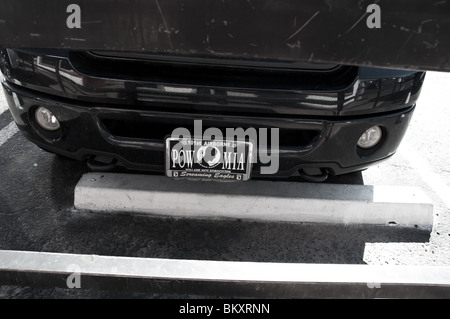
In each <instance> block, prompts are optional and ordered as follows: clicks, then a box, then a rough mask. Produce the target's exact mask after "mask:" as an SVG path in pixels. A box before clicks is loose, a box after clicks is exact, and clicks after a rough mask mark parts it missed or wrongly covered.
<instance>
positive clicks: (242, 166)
mask: <svg viewBox="0 0 450 319" xmlns="http://www.w3.org/2000/svg"><path fill="white" fill-rule="evenodd" d="M179 143H181V144H179ZM253 147H254V146H253V142H251V141H231V140H204V139H201V138H176V137H167V138H166V143H165V148H166V156H165V157H166V158H165V171H166V176H168V177H170V178H175V179H190V180H199V181H204V180H212V181H233V182H240V181H247V180H249V179H250V178H251V170H252V163H253ZM181 151H183V153H181ZM190 152H192V153H190ZM217 152H219V154H220V155H219V157H220V158H218V157H217ZM199 153H200V154H199ZM181 156H183V159H181ZM242 156H243V158H244V162H242ZM208 159H210V160H208ZM182 163H184V165H183V166H182V165H181V164H182Z"/></svg>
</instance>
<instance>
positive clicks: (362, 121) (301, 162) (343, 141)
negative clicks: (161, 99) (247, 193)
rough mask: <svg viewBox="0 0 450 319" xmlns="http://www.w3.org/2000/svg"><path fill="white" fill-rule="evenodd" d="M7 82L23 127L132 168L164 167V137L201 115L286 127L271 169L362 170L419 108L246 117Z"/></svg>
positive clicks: (395, 141) (209, 123)
mask: <svg viewBox="0 0 450 319" xmlns="http://www.w3.org/2000/svg"><path fill="white" fill-rule="evenodd" d="M3 88H4V90H5V93H6V98H7V101H8V104H9V107H10V110H11V113H12V115H13V118H14V120H15V121H16V123H17V125H18V127H19V128H20V130H21V131H22V132H23V133H24V135H25V136H26V137H27V138H28V139H29V140H30V141H32V142H34V143H35V144H37V145H38V146H40V147H41V148H43V149H45V150H48V151H51V152H54V153H58V154H62V155H64V156H67V157H70V158H74V159H78V160H85V159H88V158H89V157H91V156H94V155H99V156H107V157H111V158H114V159H116V160H117V161H118V164H120V165H123V166H125V167H126V168H128V169H133V170H146V171H153V172H160V173H163V172H164V171H165V167H164V163H165V161H164V157H165V143H164V138H165V137H166V136H168V135H170V134H171V132H172V130H173V128H176V127H186V128H190V127H192V125H193V122H194V120H202V124H203V128H206V127H218V128H226V127H233V128H235V127H242V128H244V129H245V128H248V127H255V128H279V132H280V150H279V170H278V173H277V174H275V175H273V176H270V177H290V176H295V175H298V174H299V170H305V171H306V172H307V173H310V174H317V173H318V172H320V171H319V169H321V170H322V171H323V170H326V171H327V172H328V173H330V174H335V175H338V174H344V173H349V172H353V171H358V170H362V169H365V168H366V167H368V166H370V165H371V164H373V163H375V162H378V161H380V160H383V159H386V158H388V157H389V156H391V155H392V154H394V152H395V151H396V149H397V147H398V146H399V144H400V142H401V140H402V138H403V136H404V134H405V132H406V129H407V127H408V124H409V122H410V119H411V116H412V114H413V110H414V106H410V107H407V108H404V109H401V110H395V111H393V112H389V113H384V114H379V115H370V116H354V117H341V118H329V119H323V118H322V119H318V118H308V117H285V116H245V117H243V116H232V115H223V114H202V113H191V112H190V113H182V112H162V111H150V110H139V109H130V108H129V107H128V106H122V107H121V106H118V105H98V104H96V103H89V102H81V101H73V100H69V99H65V98H60V97H55V96H51V95H47V94H43V93H37V92H34V91H32V90H28V89H25V88H22V87H20V86H17V85H15V84H11V83H9V82H6V81H5V82H3ZM38 106H45V107H46V108H48V109H50V110H51V111H52V112H53V113H54V114H55V115H56V117H57V118H58V119H59V120H60V123H61V132H59V133H49V132H46V131H44V130H42V129H40V128H39V126H38V125H37V124H36V123H35V120H34V112H35V110H36V108H37V107H38ZM374 125H379V126H381V127H382V129H383V133H384V134H383V135H384V137H383V139H382V141H381V143H380V144H379V146H378V147H375V148H374V149H371V150H362V149H360V148H358V147H357V141H358V139H359V137H360V136H361V134H363V132H364V131H365V130H367V129H368V128H370V127H372V126H374ZM55 134H56V135H55ZM224 136H225V134H224ZM260 166H261V163H256V164H254V165H253V170H252V176H254V177H258V176H261V173H260Z"/></svg>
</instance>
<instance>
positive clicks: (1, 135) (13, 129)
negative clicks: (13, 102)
mask: <svg viewBox="0 0 450 319" xmlns="http://www.w3.org/2000/svg"><path fill="white" fill-rule="evenodd" d="M18 131H19V129H18V128H17V125H16V123H14V122H11V123H9V124H8V125H7V126H6V127H4V128H3V129H2V130H1V131H0V146H2V145H3V144H4V143H5V142H6V141H8V140H9V139H10V138H11V137H13V136H14V134H16V133H17V132H18Z"/></svg>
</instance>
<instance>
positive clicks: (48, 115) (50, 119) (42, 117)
mask: <svg viewBox="0 0 450 319" xmlns="http://www.w3.org/2000/svg"><path fill="white" fill-rule="evenodd" d="M35 117H36V122H37V123H38V124H39V126H40V127H42V128H43V129H46V130H47V131H56V130H57V129H59V128H60V125H59V121H58V119H57V118H56V116H55V115H54V114H53V113H52V112H51V111H50V110H49V109H47V108H45V107H43V106H39V107H38V108H37V110H36V113H35Z"/></svg>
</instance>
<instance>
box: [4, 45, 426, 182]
mask: <svg viewBox="0 0 450 319" xmlns="http://www.w3.org/2000/svg"><path fill="white" fill-rule="evenodd" d="M1 56H2V62H1V65H2V72H3V74H4V76H5V79H6V80H5V81H4V82H3V87H4V89H5V92H6V96H7V101H8V104H9V106H10V110H11V113H12V115H13V117H14V119H15V121H16V123H17V125H18V126H19V128H20V129H21V130H22V132H23V133H24V134H25V136H26V137H27V138H28V139H30V140H31V141H32V142H34V143H35V144H37V145H39V146H40V147H42V148H43V149H46V150H49V151H51V152H55V153H59V154H62V155H65V156H68V157H71V158H75V159H79V160H84V159H87V158H89V157H92V156H96V155H102V156H107V157H111V158H114V159H116V160H117V161H118V163H119V164H121V165H123V166H125V167H127V168H129V169H137V170H146V171H155V172H161V173H162V172H164V155H165V148H164V138H165V137H166V136H169V135H170V134H171V132H172V130H173V129H175V128H177V127H186V128H189V129H190V130H191V132H193V129H192V128H193V123H194V120H202V125H203V128H204V129H205V128H207V127H217V128H220V129H223V130H224V129H225V128H228V127H232V128H236V127H242V128H244V129H246V128H250V127H253V128H279V132H280V150H279V159H280V166H279V171H278V173H277V174H276V175H274V177H290V176H295V175H297V174H298V173H299V170H305V171H308V172H310V173H311V174H314V173H318V172H321V171H326V172H328V173H330V174H344V173H349V172H353V171H357V170H361V169H364V168H366V167H368V166H370V165H371V164H373V163H376V162H378V161H380V160H383V159H386V158H388V157H389V156H391V155H392V154H394V153H395V151H396V149H397V147H398V146H399V144H400V142H401V140H402V138H403V136H404V134H405V132H406V129H407V127H408V124H409V122H410V119H411V116H412V114H413V110H414V107H415V104H416V101H417V99H418V97H419V94H420V89H421V86H422V83H423V80H424V76H425V73H424V72H417V71H405V70H391V69H379V68H369V67H353V66H338V65H324V64H308V63H298V62H295V63H294V62H292V63H291V62H289V61H273V60H258V61H245V60H232V59H223V58H215V59H211V58H209V59H198V58H195V59H192V58H189V57H178V56H169V57H168V56H157V55H156V56H155V55H145V54H138V53H123V52H122V53H117V54H114V53H111V52H72V51H65V50H10V49H8V50H1ZM40 105H42V106H45V107H47V108H48V109H50V110H51V111H52V112H53V113H54V114H55V115H56V117H57V118H58V119H59V121H60V122H61V130H60V131H58V132H56V133H55V132H46V131H44V130H43V129H41V128H40V127H39V126H38V125H37V124H36V123H35V120H34V115H33V114H34V111H35V110H36V108H37V107H38V106H40ZM374 125H379V126H380V127H381V128H382V130H383V139H382V141H381V142H380V143H379V145H378V146H376V147H374V148H373V149H368V150H367V149H361V148H359V147H357V145H356V143H357V141H358V139H359V137H360V136H361V134H363V132H364V131H365V130H367V129H368V128H370V127H371V126H374ZM224 135H225V134H224ZM260 164H261V163H256V164H255V165H254V166H253V171H252V175H253V176H255V177H257V176H260V170H259V167H260Z"/></svg>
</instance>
